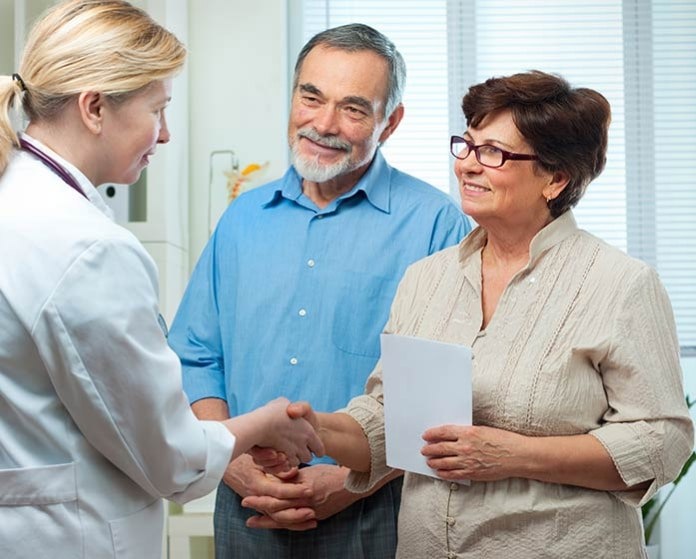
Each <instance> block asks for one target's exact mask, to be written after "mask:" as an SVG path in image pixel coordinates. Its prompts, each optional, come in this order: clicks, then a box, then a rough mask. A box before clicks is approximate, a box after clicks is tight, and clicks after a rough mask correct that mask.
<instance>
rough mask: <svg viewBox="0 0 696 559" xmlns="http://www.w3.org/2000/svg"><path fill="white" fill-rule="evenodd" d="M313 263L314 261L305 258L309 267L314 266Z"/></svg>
mask: <svg viewBox="0 0 696 559" xmlns="http://www.w3.org/2000/svg"><path fill="white" fill-rule="evenodd" d="M314 264H315V262H314V260H312V259H311V258H310V259H309V260H307V266H309V267H310V268H314Z"/></svg>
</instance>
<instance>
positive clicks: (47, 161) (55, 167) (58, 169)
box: [19, 138, 87, 198]
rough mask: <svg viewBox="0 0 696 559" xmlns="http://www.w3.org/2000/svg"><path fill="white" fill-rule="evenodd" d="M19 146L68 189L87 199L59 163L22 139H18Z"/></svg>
mask: <svg viewBox="0 0 696 559" xmlns="http://www.w3.org/2000/svg"><path fill="white" fill-rule="evenodd" d="M19 145H20V147H21V148H22V149H23V150H24V151H28V152H29V153H31V154H32V155H34V156H35V157H36V158H38V160H39V161H41V163H43V164H44V165H46V167H48V168H49V169H51V171H53V172H54V173H55V174H56V175H58V176H59V177H60V178H61V179H62V180H63V182H65V183H66V184H67V185H68V186H69V187H70V188H72V189H74V190H77V191H78V192H79V193H80V195H82V196H84V197H85V198H87V195H86V194H85V193H84V192H83V191H82V188H80V185H79V183H78V182H77V181H76V180H75V177H73V176H72V175H71V174H70V173H69V172H68V171H67V170H66V169H64V168H63V166H62V165H61V164H60V163H58V162H57V161H55V160H54V159H52V158H51V157H49V156H48V155H46V154H45V153H44V152H43V151H41V150H40V149H39V148H37V147H36V146H34V145H32V144H30V143H29V142H27V141H26V140H25V139H24V138H20V139H19Z"/></svg>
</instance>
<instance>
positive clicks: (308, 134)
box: [297, 128, 351, 151]
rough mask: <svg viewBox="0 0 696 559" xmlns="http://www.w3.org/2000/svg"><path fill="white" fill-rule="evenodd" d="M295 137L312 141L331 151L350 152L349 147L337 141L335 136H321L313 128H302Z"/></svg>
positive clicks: (341, 141) (347, 144) (345, 143)
mask: <svg viewBox="0 0 696 559" xmlns="http://www.w3.org/2000/svg"><path fill="white" fill-rule="evenodd" d="M297 137H298V138H307V139H308V140H312V141H313V142H316V143H317V144H320V145H322V146H325V147H328V148H333V149H342V150H343V151H350V147H351V146H350V144H349V143H348V142H344V141H343V140H339V139H338V138H337V137H336V136H322V135H321V134H319V132H317V131H316V130H315V129H314V128H302V129H300V130H298V131H297Z"/></svg>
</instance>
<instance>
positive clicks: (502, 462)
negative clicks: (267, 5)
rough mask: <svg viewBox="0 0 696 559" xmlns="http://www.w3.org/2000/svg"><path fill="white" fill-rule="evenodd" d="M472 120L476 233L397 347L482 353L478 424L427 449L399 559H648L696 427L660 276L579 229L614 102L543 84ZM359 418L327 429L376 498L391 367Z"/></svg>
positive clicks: (471, 197)
mask: <svg viewBox="0 0 696 559" xmlns="http://www.w3.org/2000/svg"><path fill="white" fill-rule="evenodd" d="M463 110H464V114H465V116H466V120H467V124H468V128H467V130H466V132H465V133H464V134H463V135H462V136H461V137H460V136H454V137H452V141H451V149H452V154H453V155H454V156H455V157H456V160H455V167H454V169H455V173H456V176H457V178H458V181H459V188H460V193H461V198H462V208H463V209H464V211H465V212H466V213H467V214H468V215H470V216H471V217H472V218H473V219H474V220H476V222H477V223H478V225H479V226H478V228H477V229H475V230H474V231H473V232H472V233H470V234H469V235H468V236H467V237H466V238H465V239H464V240H463V241H462V242H461V243H460V245H459V246H458V247H453V248H451V249H446V250H444V251H441V252H439V253H436V254H435V255H433V256H431V257H428V258H426V259H424V260H422V261H420V262H418V263H416V264H414V265H413V266H412V267H411V268H410V269H409V270H408V271H407V273H406V275H405V277H404V279H403V280H402V282H401V284H400V287H399V290H398V292H397V296H396V299H395V300H394V303H393V306H392V312H391V316H390V320H389V322H388V324H387V326H386V331H387V332H390V333H398V334H402V335H409V336H418V337H423V338H430V339H435V340H441V341H444V342H450V343H455V344H462V345H466V346H471V348H472V352H473V364H472V366H473V369H472V370H473V374H472V377H473V426H463V425H444V426H433V428H431V429H429V430H428V431H426V432H425V433H424V434H423V439H424V447H423V449H422V454H423V455H425V456H426V458H427V463H428V465H429V466H430V467H431V468H432V469H433V470H434V472H435V473H436V474H437V475H438V476H439V477H440V479H435V478H431V477H426V476H423V475H418V474H411V473H407V474H406V478H405V481H404V488H403V497H402V505H401V512H400V516H399V547H398V557H400V558H414V559H415V558H423V557H476V558H500V557H506V556H509V555H511V554H513V555H514V556H515V557H518V558H520V559H522V558H530V559H531V558H539V557H554V558H560V557H562V558H564V559H568V558H578V559H585V558H587V557H611V558H612V559H618V558H625V559H629V558H630V559H634V558H636V557H645V556H646V555H645V551H644V543H643V536H642V533H643V532H642V525H641V515H640V509H639V507H640V505H641V504H642V503H644V502H646V501H647V500H648V499H649V498H650V497H651V496H652V495H654V493H655V491H657V489H658V488H659V487H660V486H662V485H665V484H666V483H669V482H670V481H672V480H673V479H674V478H675V477H676V476H677V474H678V473H679V471H680V468H681V466H682V464H683V463H684V461H685V460H686V458H687V456H688V455H689V453H690V451H691V448H692V444H693V424H692V422H691V419H690V417H689V414H688V411H687V409H686V406H685V403H684V392H683V386H682V373H681V369H680V364H679V344H678V341H677V336H676V331H675V330H676V329H675V324H674V319H673V316H672V310H671V307H670V302H669V300H668V298H667V294H666V293H665V290H664V288H663V286H662V284H661V283H660V280H659V278H658V276H657V274H656V272H655V271H654V270H653V269H652V268H650V267H649V266H648V265H646V264H644V263H643V262H640V261H638V260H635V259H633V258H630V257H628V256H627V255H626V254H624V253H623V252H621V251H619V250H617V249H615V248H613V247H611V246H609V245H608V244H606V243H604V242H603V241H601V240H600V239H598V238H596V237H594V236H592V235H590V234H589V233H587V232H586V231H583V230H581V229H579V228H578V226H577V225H576V223H575V219H574V218H573V212H572V209H571V208H572V207H573V206H575V205H576V204H577V202H578V201H579V200H580V198H581V197H582V195H583V194H584V192H585V189H586V188H587V186H588V184H589V183H590V182H591V181H592V180H593V179H594V178H595V177H597V176H598V175H599V174H600V172H601V171H602V169H603V168H604V164H605V158H606V149H607V130H608V127H609V121H610V108H609V104H608V102H607V100H606V99H605V98H604V97H603V96H602V95H600V94H599V93H597V92H596V91H593V90H591V89H582V88H578V89H576V88H572V87H570V85H569V84H568V83H567V82H566V81H565V80H564V79H562V78H560V77H558V76H554V75H549V74H545V73H542V72H536V71H535V72H527V73H522V74H517V75H513V76H509V77H503V78H493V79H489V80H487V81H486V82H484V83H481V84H478V85H475V86H473V87H471V88H470V90H469V92H468V93H467V95H466V96H465V97H464V100H463ZM345 412H346V413H336V414H327V415H325V414H316V416H314V420H317V421H318V422H319V426H320V428H321V432H323V433H324V436H323V440H324V442H325V444H326V449H327V453H328V454H330V455H332V456H334V457H335V458H336V459H337V460H338V461H339V462H340V463H342V464H345V465H347V466H350V467H351V468H352V469H353V470H354V471H353V473H352V474H351V476H350V477H349V480H348V484H349V485H350V488H351V489H353V490H355V491H367V490H369V489H370V488H371V487H373V485H374V484H375V482H376V481H377V480H379V479H380V478H382V477H383V476H385V475H387V474H388V473H389V471H390V469H389V468H388V467H387V465H386V461H385V447H384V413H383V393H382V380H381V368H380V365H379V364H378V366H377V368H376V369H375V371H374V372H373V374H372V376H371V377H370V379H369V380H368V384H367V389H366V394H365V395H363V396H360V397H358V398H356V399H354V400H353V401H352V402H351V403H350V405H349V406H348V408H347V410H345ZM291 413H293V414H295V415H298V416H301V415H306V416H307V417H312V416H313V415H314V414H313V412H311V411H310V410H309V409H308V408H307V407H306V406H294V407H292V408H291ZM413 413H418V410H413ZM258 458H259V459H260V460H262V459H263V457H261V456H259V457H258ZM266 458H268V459H269V460H270V458H269V457H266ZM462 480H468V481H470V482H471V483H470V485H464V484H461V485H460V484H459V483H456V482H458V481H462Z"/></svg>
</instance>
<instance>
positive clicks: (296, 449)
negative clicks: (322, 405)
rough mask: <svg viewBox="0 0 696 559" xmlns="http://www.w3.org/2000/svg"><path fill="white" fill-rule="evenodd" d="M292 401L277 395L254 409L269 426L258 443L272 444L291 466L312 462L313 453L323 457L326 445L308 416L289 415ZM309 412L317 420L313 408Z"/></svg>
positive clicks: (270, 445) (264, 445)
mask: <svg viewBox="0 0 696 559" xmlns="http://www.w3.org/2000/svg"><path fill="white" fill-rule="evenodd" d="M289 403H290V402H289V401H288V400H287V399H286V398H276V399H275V400H273V401H271V402H269V403H268V404H266V405H265V406H263V407H261V408H258V409H257V410H255V411H254V412H253V413H254V414H255V415H256V416H257V418H258V419H259V421H260V422H261V423H262V424H263V425H264V427H265V429H264V431H263V436H262V437H261V439H260V440H259V441H257V446H261V447H272V448H274V449H276V450H278V451H279V452H282V453H284V454H285V456H286V457H287V462H288V464H289V465H290V466H298V465H299V464H300V463H301V462H309V461H310V460H311V459H312V453H314V454H316V455H317V456H323V455H324V445H323V444H322V442H321V439H319V436H318V435H317V434H316V432H315V430H314V427H313V426H312V424H311V423H310V422H309V421H307V419H304V417H298V418H293V417H291V416H290V415H288V412H287V410H288V404H289ZM307 407H309V406H308V405H307ZM306 415H307V417H309V418H310V419H314V415H313V412H311V408H309V412H307V413H306ZM315 423H316V420H315Z"/></svg>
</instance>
